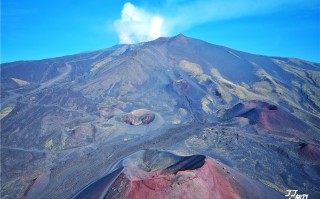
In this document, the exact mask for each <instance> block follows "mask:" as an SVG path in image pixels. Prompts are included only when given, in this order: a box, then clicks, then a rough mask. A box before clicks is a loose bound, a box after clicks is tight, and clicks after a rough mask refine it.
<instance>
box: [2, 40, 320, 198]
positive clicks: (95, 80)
mask: <svg viewBox="0 0 320 199" xmlns="http://www.w3.org/2000/svg"><path fill="white" fill-rule="evenodd" d="M0 69H1V113H0V116H1V118H0V119H1V197H2V198H3V199H11V198H31V199H33V198H59V199H63V198H75V199H79V198H155V199H156V198H161V199H165V198H226V199H229V198H245V199H247V198H253V199H256V198H285V195H286V194H287V191H286V190H298V193H299V194H309V198H320V101H319V99H320V64H318V63H312V62H308V61H304V60H299V59H294V58H281V57H267V56H262V55H254V54H249V53H245V52H240V51H237V50H233V49H230V48H227V47H223V46H217V45H213V44H209V43H207V42H204V41H200V40H197V39H193V38H188V37H186V36H184V35H181V34H180V35H177V36H175V37H168V38H164V37H163V38H159V39H157V40H154V41H150V42H145V43H140V44H135V45H117V46H113V47H111V48H108V49H104V50H98V51H92V52H86V53H80V54H76V55H69V56H64V57H58V58H52V59H44V60H38V61H18V62H12V63H5V64H1V68H0Z"/></svg>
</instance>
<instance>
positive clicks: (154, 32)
mask: <svg viewBox="0 0 320 199" xmlns="http://www.w3.org/2000/svg"><path fill="white" fill-rule="evenodd" d="M163 23H164V19H163V18H162V17H161V16H158V15H155V14H153V13H150V12H147V11H145V10H144V9H142V8H138V7H136V6H134V5H133V4H131V3H125V4H124V6H123V9H122V13H121V18H120V19H118V20H116V21H115V23H114V25H115V28H116V31H117V33H118V37H119V40H120V43H121V44H132V43H137V42H143V41H150V40H154V39H157V38H159V37H160V36H164V35H166V32H165V29H164V26H163Z"/></svg>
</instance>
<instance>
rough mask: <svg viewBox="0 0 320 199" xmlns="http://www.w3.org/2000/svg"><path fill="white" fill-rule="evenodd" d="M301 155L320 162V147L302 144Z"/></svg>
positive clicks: (311, 160)
mask: <svg viewBox="0 0 320 199" xmlns="http://www.w3.org/2000/svg"><path fill="white" fill-rule="evenodd" d="M299 155H300V156H302V157H303V158H304V159H306V160H308V161H310V162H315V163H320V148H319V147H317V146H315V145H312V144H307V143H302V144H300V149H299Z"/></svg>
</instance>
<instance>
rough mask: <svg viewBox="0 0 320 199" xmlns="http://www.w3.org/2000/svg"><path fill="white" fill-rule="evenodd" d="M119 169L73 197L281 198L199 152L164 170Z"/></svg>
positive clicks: (136, 198) (161, 198)
mask: <svg viewBox="0 0 320 199" xmlns="http://www.w3.org/2000/svg"><path fill="white" fill-rule="evenodd" d="M195 167H198V168H195ZM185 168H186V169H185ZM189 168H191V169H189ZM192 168H194V169H192ZM184 169H185V170H184ZM119 171H120V170H119V169H118V170H117V171H115V172H113V173H111V174H109V175H108V176H105V177H103V178H101V179H100V180H98V181H96V182H94V183H93V184H91V185H89V186H88V187H87V188H85V189H84V190H82V191H81V192H80V193H78V194H77V195H76V196H75V197H74V198H81V197H83V196H86V197H87V198H96V197H97V196H98V197H103V198H109V197H110V198H126V199H140V198H153V199H169V198H181V199H198V198H199V199H212V198H215V199H238V198H246V199H247V198H255V199H257V198H265V197H266V196H268V198H281V197H282V196H281V195H280V194H279V193H277V192H275V191H273V190H271V189H270V188H267V187H265V186H264V185H262V184H260V183H259V182H255V181H253V180H252V179H249V178H247V177H245V176H242V175H240V174H239V173H238V172H236V171H234V170H232V169H230V168H228V167H227V166H225V165H223V164H221V163H219V162H217V161H215V160H212V159H205V156H200V155H197V156H189V157H185V158H184V159H182V160H181V161H179V162H177V163H176V164H173V165H172V166H170V167H168V168H167V169H164V170H162V169H160V170H154V171H150V172H147V171H144V170H142V169H139V168H137V167H134V166H127V167H125V168H123V169H122V170H121V171H120V173H119ZM115 173H117V174H115ZM115 175H116V176H115ZM115 177H116V179H115ZM99 181H100V182H102V183H100V182H99ZM111 183H112V184H111Z"/></svg>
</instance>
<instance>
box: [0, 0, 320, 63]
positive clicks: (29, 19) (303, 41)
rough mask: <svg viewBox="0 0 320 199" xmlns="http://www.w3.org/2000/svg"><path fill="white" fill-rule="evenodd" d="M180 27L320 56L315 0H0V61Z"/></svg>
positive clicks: (282, 52) (289, 53) (261, 50)
mask: <svg viewBox="0 0 320 199" xmlns="http://www.w3.org/2000/svg"><path fill="white" fill-rule="evenodd" d="M108 8H112V9H108ZM178 33H182V34H184V35H186V36H188V37H191V38H196V39H200V40H202V41H206V42H208V43H211V44H215V45H220V46H225V47H228V48H232V49H235V50H239V51H243V52H247V53H252V54H258V55H264V56H275V57H288V58H297V59H302V60H306V61H310V62H315V63H320V1H317V0H310V1H308V2H305V1H303V0H282V1H276V0H262V1H259V2H252V1H250V0H243V1H236V2H235V1H231V0H224V1H222V0H210V1H205V0H190V1H183V0H160V1H158V2H152V3H150V2H149V1H146V0H132V1H127V0H119V1H117V2H110V1H104V0H93V1H90V2H79V3H77V4H76V5H74V4H72V3H71V2H68V1H61V0H57V1H54V2H43V1H38V0H32V1H25V2H22V1H19V0H11V1H4V2H2V4H1V60H0V62H1V63H8V62H15V61H30V60H42V59H50V58H55V57H62V56H66V55H73V54H78V53H82V52H88V51H95V50H101V49H106V48H110V47H112V46H114V45H117V44H120V43H139V42H146V41H151V40H154V39H156V38H158V37H163V36H166V37H168V36H173V35H177V34H178Z"/></svg>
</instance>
